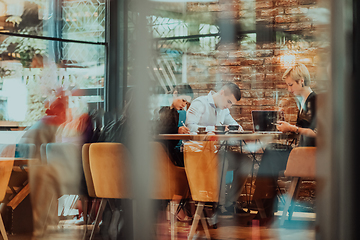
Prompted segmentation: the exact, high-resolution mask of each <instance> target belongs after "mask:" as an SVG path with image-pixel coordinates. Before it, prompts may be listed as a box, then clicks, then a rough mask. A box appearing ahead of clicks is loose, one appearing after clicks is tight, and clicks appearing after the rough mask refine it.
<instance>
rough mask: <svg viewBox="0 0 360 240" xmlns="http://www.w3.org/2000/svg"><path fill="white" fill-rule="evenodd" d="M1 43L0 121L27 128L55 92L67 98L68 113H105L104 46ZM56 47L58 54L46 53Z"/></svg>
mask: <svg viewBox="0 0 360 240" xmlns="http://www.w3.org/2000/svg"><path fill="white" fill-rule="evenodd" d="M1 40H2V44H1V46H2V47H1V50H2V54H1V64H0V67H1V74H2V75H1V78H0V79H1V80H0V100H1V102H0V111H1V116H0V117H1V119H0V120H3V121H16V122H19V124H20V125H31V124H32V123H34V122H35V121H37V120H38V119H40V118H41V117H42V116H44V113H45V109H46V108H45V105H44V101H45V100H50V101H51V100H52V99H54V98H55V97H56V93H57V91H58V90H59V89H63V90H66V94H67V95H69V96H70V98H69V104H70V106H69V107H70V108H72V107H74V108H76V109H78V110H79V111H83V112H88V110H91V109H99V108H103V100H104V98H103V93H104V91H103V87H104V69H105V67H104V52H105V49H104V48H105V47H104V46H102V45H92V44H76V43H59V42H53V41H47V40H39V39H32V38H23V37H14V36H8V37H5V38H4V37H3V38H2V39H1ZM58 45H59V47H58V49H60V51H54V50H50V49H54V46H55V47H56V46H58ZM55 52H58V53H60V54H55ZM55 55H59V56H57V57H58V58H59V60H58V61H57V64H55V62H54V60H53V59H54V56H55Z"/></svg>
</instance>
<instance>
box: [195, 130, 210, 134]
mask: <svg viewBox="0 0 360 240" xmlns="http://www.w3.org/2000/svg"><path fill="white" fill-rule="evenodd" d="M207 133H208V132H206V131H205V132H197V134H207Z"/></svg>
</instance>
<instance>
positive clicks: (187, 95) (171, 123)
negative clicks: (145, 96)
mask: <svg viewBox="0 0 360 240" xmlns="http://www.w3.org/2000/svg"><path fill="white" fill-rule="evenodd" d="M172 95H173V100H172V104H171V106H166V107H162V108H161V109H160V110H159V123H158V133H159V134H186V133H190V130H189V128H187V127H186V126H185V120H186V114H184V113H185V112H184V109H185V107H186V106H187V104H188V103H190V101H191V99H192V98H193V91H192V88H191V86H190V85H188V84H184V85H178V86H175V87H174V91H173V92H172ZM162 142H163V143H164V145H165V146H166V148H167V151H168V153H169V157H170V159H171V161H172V162H173V163H174V164H175V165H176V166H179V167H184V156H183V152H182V151H181V145H182V141H178V140H166V141H162Z"/></svg>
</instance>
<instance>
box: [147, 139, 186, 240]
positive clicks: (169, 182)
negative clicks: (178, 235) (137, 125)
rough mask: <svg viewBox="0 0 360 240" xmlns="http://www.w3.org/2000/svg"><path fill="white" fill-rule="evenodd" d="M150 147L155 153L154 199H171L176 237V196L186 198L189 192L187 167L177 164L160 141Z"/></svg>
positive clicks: (152, 196)
mask: <svg viewBox="0 0 360 240" xmlns="http://www.w3.org/2000/svg"><path fill="white" fill-rule="evenodd" d="M150 144H151V145H150V147H151V149H152V150H153V154H154V161H155V162H154V169H156V174H155V176H154V177H155V179H154V184H153V191H152V192H151V198H152V199H162V200H170V213H171V214H170V216H171V217H170V225H171V239H174V238H175V232H176V224H175V214H176V212H177V211H176V209H175V208H176V205H175V201H173V199H174V197H177V196H181V198H183V199H184V198H186V197H187V195H188V192H189V184H188V180H187V177H186V173H185V169H184V168H182V167H177V166H175V165H174V164H173V163H172V161H171V160H170V158H169V155H168V154H167V152H166V150H165V146H164V145H163V144H162V143H159V142H151V143H150Z"/></svg>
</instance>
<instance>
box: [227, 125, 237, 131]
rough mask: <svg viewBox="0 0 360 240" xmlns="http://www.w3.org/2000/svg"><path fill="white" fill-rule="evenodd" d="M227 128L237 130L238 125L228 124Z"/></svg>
mask: <svg viewBox="0 0 360 240" xmlns="http://www.w3.org/2000/svg"><path fill="white" fill-rule="evenodd" d="M228 128H229V130H230V131H237V130H239V125H229V127H228Z"/></svg>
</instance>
